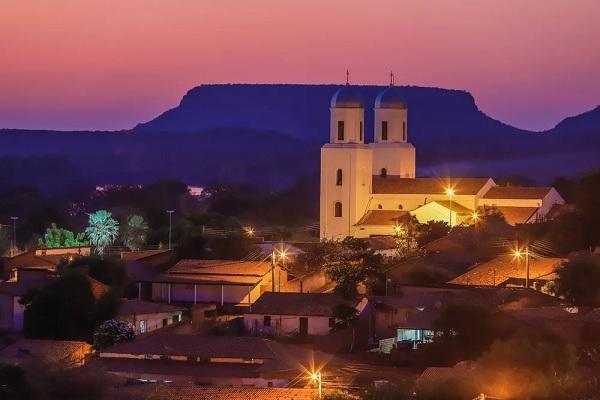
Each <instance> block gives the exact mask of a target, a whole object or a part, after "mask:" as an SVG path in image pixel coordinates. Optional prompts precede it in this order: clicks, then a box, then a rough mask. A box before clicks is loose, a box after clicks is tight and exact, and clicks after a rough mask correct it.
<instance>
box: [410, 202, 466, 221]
mask: <svg viewBox="0 0 600 400" xmlns="http://www.w3.org/2000/svg"><path fill="white" fill-rule="evenodd" d="M473 212H474V210H473V209H472V208H469V207H465V206H463V205H462V204H460V203H458V202H457V201H450V200H433V201H430V202H429V203H426V204H424V205H422V206H420V207H417V208H415V209H414V210H412V211H411V212H410V213H411V214H412V215H414V216H415V218H417V221H419V222H420V223H421V224H426V223H427V222H430V221H444V222H447V223H448V225H449V226H456V225H462V224H467V225H468V224H471V223H472V222H473Z"/></svg>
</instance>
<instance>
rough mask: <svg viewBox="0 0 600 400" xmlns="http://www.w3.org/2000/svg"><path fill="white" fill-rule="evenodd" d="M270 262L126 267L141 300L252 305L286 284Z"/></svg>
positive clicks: (185, 262) (136, 263)
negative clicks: (266, 291)
mask: <svg viewBox="0 0 600 400" xmlns="http://www.w3.org/2000/svg"><path fill="white" fill-rule="evenodd" d="M271 268H272V267H271V263H270V262H269V261H232V260H196V259H183V260H180V261H178V262H177V263H176V264H175V265H173V266H171V267H167V268H166V270H165V269H164V268H162V267H160V266H153V265H148V264H146V262H145V259H144V260H142V261H140V260H137V261H132V262H129V263H128V264H127V269H128V273H129V276H130V278H131V281H132V282H133V283H134V285H136V287H137V292H138V299H139V300H142V299H143V300H152V301H157V302H166V303H169V304H170V303H173V302H177V303H188V304H196V303H214V304H220V305H224V304H233V305H246V306H247V305H249V304H252V303H253V302H254V301H255V300H256V299H258V297H259V296H260V295H261V294H262V293H263V292H264V291H265V290H272V289H273V286H274V287H275V289H278V288H281V287H282V286H284V285H285V284H286V282H287V273H286V271H285V270H283V269H282V268H280V267H279V266H276V267H275V269H274V270H273V271H272V270H271Z"/></svg>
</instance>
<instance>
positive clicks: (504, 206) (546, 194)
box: [320, 85, 564, 239]
mask: <svg viewBox="0 0 600 400" xmlns="http://www.w3.org/2000/svg"><path fill="white" fill-rule="evenodd" d="M364 110H365V109H364V104H363V102H362V100H361V97H360V94H359V93H358V91H357V90H356V89H355V88H353V87H352V86H350V85H346V86H345V87H343V88H341V89H339V90H338V91H337V92H336V93H335V94H334V95H333V97H332V99H331V104H330V128H329V143H327V144H325V145H324V146H323V147H322V148H321V200H320V234H321V238H322V239H343V238H344V237H347V236H353V237H361V238H364V237H370V236H378V235H393V234H394V232H395V229H398V226H400V225H401V221H402V220H403V219H404V218H407V217H408V216H409V215H414V216H415V217H416V218H417V219H418V220H419V222H421V223H425V222H428V221H432V220H440V221H446V222H448V223H449V225H450V226H455V225H458V224H469V223H473V222H474V220H475V219H476V215H475V212H476V210H477V209H478V207H481V206H495V207H497V208H498V210H500V211H501V212H502V213H503V214H504V216H505V218H506V220H507V222H509V223H512V224H516V223H527V222H532V221H537V220H540V219H543V218H544V217H545V215H546V214H547V213H548V212H549V210H550V208H551V207H552V206H553V205H554V204H562V203H564V200H563V199H562V197H561V196H560V195H559V194H558V192H556V190H554V189H553V188H548V187H545V188H542V187H529V188H524V187H500V186H498V185H496V183H495V182H494V181H493V180H492V179H491V178H457V179H452V178H446V179H438V178H417V177H416V172H415V163H416V149H415V147H414V146H413V145H412V144H411V143H410V142H409V141H408V107H407V104H406V102H404V101H403V99H402V96H401V94H400V90H399V89H398V88H396V87H394V86H390V87H388V88H387V89H385V90H383V91H382V92H381V93H380V94H379V95H378V96H377V98H376V99H375V104H374V127H373V137H374V140H373V142H371V143H366V142H365V137H366V134H365V131H366V127H365V123H364V121H365V119H364V114H365V113H364Z"/></svg>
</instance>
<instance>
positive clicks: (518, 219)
mask: <svg viewBox="0 0 600 400" xmlns="http://www.w3.org/2000/svg"><path fill="white" fill-rule="evenodd" d="M496 208H497V209H498V211H500V212H501V213H502V215H503V216H504V219H505V220H506V222H507V223H508V224H510V225H516V224H526V223H528V222H529V221H530V220H531V219H532V218H533V217H534V215H535V213H536V212H537V210H539V208H537V207H496Z"/></svg>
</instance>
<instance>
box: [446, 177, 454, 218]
mask: <svg viewBox="0 0 600 400" xmlns="http://www.w3.org/2000/svg"><path fill="white" fill-rule="evenodd" d="M446 194H447V195H448V200H450V228H452V196H454V189H452V188H451V187H449V188H447V189H446Z"/></svg>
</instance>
